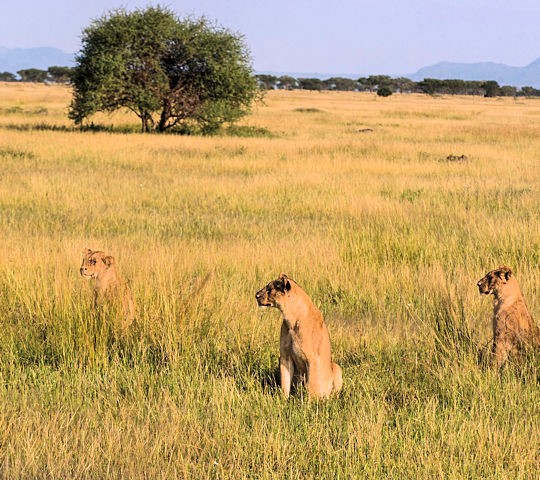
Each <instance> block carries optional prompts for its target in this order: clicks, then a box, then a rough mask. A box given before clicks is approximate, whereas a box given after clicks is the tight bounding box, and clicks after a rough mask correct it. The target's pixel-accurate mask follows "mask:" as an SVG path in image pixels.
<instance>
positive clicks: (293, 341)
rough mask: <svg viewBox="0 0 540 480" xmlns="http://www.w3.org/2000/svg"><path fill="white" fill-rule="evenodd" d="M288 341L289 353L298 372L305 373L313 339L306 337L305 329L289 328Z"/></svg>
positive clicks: (310, 355)
mask: <svg viewBox="0 0 540 480" xmlns="http://www.w3.org/2000/svg"><path fill="white" fill-rule="evenodd" d="M287 336H288V343H289V349H290V355H291V357H292V360H293V362H294V364H295V366H296V369H297V370H298V371H299V373H307V372H308V370H309V368H308V367H309V364H310V360H311V357H312V356H313V355H312V350H313V345H312V343H313V339H312V338H308V337H307V332H306V331H305V329H301V328H299V327H293V328H289V330H288V334H287Z"/></svg>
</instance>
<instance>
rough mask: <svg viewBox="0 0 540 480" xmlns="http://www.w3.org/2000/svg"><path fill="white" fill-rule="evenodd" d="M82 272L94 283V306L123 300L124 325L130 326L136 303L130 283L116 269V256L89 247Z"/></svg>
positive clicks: (84, 252)
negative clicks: (122, 278)
mask: <svg viewBox="0 0 540 480" xmlns="http://www.w3.org/2000/svg"><path fill="white" fill-rule="evenodd" d="M80 273H81V276H83V277H84V278H87V279H88V280H92V282H93V284H94V285H93V286H94V308H96V309H97V308H99V307H102V306H104V305H107V306H110V305H115V304H117V302H121V306H122V310H123V313H124V322H123V325H124V326H125V327H127V326H129V325H130V324H131V322H132V321H133V318H134V317H135V304H134V303H133V297H132V295H131V289H130V288H129V285H128V284H127V283H125V282H124V281H122V280H121V278H120V276H119V275H118V272H117V271H116V266H115V260H114V257H112V256H110V255H106V254H105V253H104V252H101V251H99V250H95V251H94V250H91V249H89V248H87V249H85V250H84V251H83V260H82V264H81V269H80Z"/></svg>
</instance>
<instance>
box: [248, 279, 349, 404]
mask: <svg viewBox="0 0 540 480" xmlns="http://www.w3.org/2000/svg"><path fill="white" fill-rule="evenodd" d="M255 298H256V299H257V303H258V304H259V306H260V307H276V308H278V309H279V310H280V311H281V313H282V314H283V323H282V324H281V336H280V341H279V373H280V379H281V389H282V390H283V393H284V394H285V397H288V396H289V393H290V390H291V383H292V381H293V377H294V378H295V379H296V378H298V377H300V378H302V379H304V380H305V381H306V387H307V391H308V394H309V397H310V398H325V397H328V396H330V394H331V393H333V392H339V390H340V389H341V386H342V385H343V380H342V376H341V368H340V367H339V365H338V364H337V363H333V362H332V359H331V351H330V336H329V335H328V329H327V328H326V324H325V323H324V320H323V316H322V313H321V312H320V310H319V309H318V308H317V307H316V306H315V305H314V304H313V302H312V301H311V299H310V298H309V297H308V296H307V294H306V292H304V291H303V290H302V289H301V288H300V287H299V286H298V284H297V283H296V282H294V281H293V280H291V279H290V278H288V277H287V275H285V274H283V273H282V274H280V275H279V278H278V279H277V280H274V281H272V282H270V283H269V284H268V285H266V287H264V288H263V289H261V290H260V291H259V292H257V294H256V295H255Z"/></svg>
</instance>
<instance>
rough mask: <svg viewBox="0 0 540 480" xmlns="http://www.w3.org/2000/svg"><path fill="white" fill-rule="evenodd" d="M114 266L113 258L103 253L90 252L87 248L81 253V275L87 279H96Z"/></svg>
mask: <svg viewBox="0 0 540 480" xmlns="http://www.w3.org/2000/svg"><path fill="white" fill-rule="evenodd" d="M113 264H114V257H111V256H110V255H106V254H105V253H104V252H100V251H95V252H94V251H92V250H90V249H89V248H87V249H86V250H84V251H83V260H82V264H81V269H80V272H81V275H82V276H83V277H85V278H87V279H90V278H96V277H98V276H99V275H100V274H101V273H103V272H105V271H107V270H108V269H109V268H110V267H111V265H113Z"/></svg>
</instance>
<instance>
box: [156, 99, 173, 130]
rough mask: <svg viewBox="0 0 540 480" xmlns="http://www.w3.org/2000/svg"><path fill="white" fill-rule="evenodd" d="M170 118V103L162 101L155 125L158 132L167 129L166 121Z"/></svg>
mask: <svg viewBox="0 0 540 480" xmlns="http://www.w3.org/2000/svg"><path fill="white" fill-rule="evenodd" d="M169 118H171V103H170V102H169V101H168V100H165V101H164V102H163V109H162V110H161V116H160V118H159V123H158V126H157V131H158V132H164V131H165V130H166V129H167V122H168V121H169Z"/></svg>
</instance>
